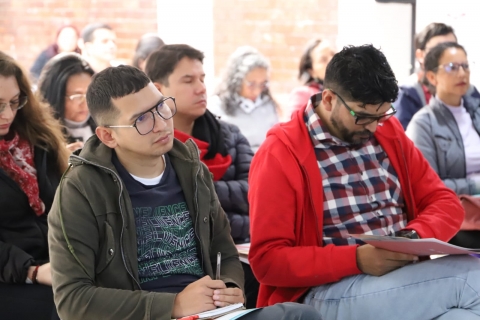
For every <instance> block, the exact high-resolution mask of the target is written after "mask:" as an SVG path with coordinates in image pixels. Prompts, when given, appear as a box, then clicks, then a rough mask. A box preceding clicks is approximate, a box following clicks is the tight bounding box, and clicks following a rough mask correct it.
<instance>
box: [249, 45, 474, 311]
mask: <svg viewBox="0 0 480 320" xmlns="http://www.w3.org/2000/svg"><path fill="white" fill-rule="evenodd" d="M397 94H398V86H397V81H396V79H395V76H394V74H393V72H392V70H391V68H390V66H389V64H388V62H387V60H386V58H385V56H384V55H383V54H382V53H381V52H380V51H379V50H377V49H375V48H374V47H372V46H371V45H365V46H359V47H353V46H351V47H345V48H344V49H343V50H342V51H341V52H339V53H337V54H336V55H334V57H333V59H332V60H331V62H330V63H329V65H328V66H327V70H326V76H325V89H324V90H323V91H322V92H321V93H319V94H317V95H315V96H312V98H311V99H310V102H309V104H308V105H307V108H306V109H304V110H299V111H298V112H297V113H295V114H294V116H293V118H292V120H291V121H289V122H287V123H285V124H281V125H280V126H278V127H275V128H274V129H272V130H271V131H270V132H269V135H268V136H267V140H266V141H265V143H264V145H262V147H260V149H259V151H258V153H257V154H256V155H255V158H254V159H253V161H252V166H251V170H250V176H249V178H250V180H249V182H250V191H249V200H250V215H251V219H252V223H251V236H252V241H251V249H250V255H249V260H250V264H251V266H252V269H253V271H254V272H255V275H256V276H257V278H258V280H259V282H260V293H259V300H258V304H259V305H260V306H265V305H270V304H273V303H277V302H282V301H300V302H303V303H305V304H308V305H313V306H315V308H316V309H317V310H318V311H319V312H320V314H321V315H322V317H323V318H325V319H375V318H377V319H433V318H435V319H437V317H441V316H442V315H444V314H445V316H444V317H442V318H441V319H470V318H472V317H475V318H478V316H480V298H479V295H478V294H479V293H480V262H479V261H478V259H477V258H473V257H470V256H460V257H458V256H457V257H445V258H440V259H436V260H432V261H424V262H420V263H415V262H418V261H419V258H418V257H417V256H413V255H409V254H401V253H395V252H391V251H387V250H382V249H377V248H375V247H373V246H371V245H365V244H363V243H362V242H361V241H359V240H356V239H354V238H352V237H350V235H351V234H367V235H372V234H373V235H385V236H387V235H389V236H393V235H396V236H402V237H408V238H437V239H440V240H443V241H447V240H448V239H450V238H451V237H452V236H453V235H454V234H455V233H456V232H457V231H458V229H459V227H460V224H461V222H462V219H463V215H464V213H463V212H464V211H463V209H462V207H461V204H460V202H459V201H458V199H457V197H456V196H455V194H454V193H453V192H452V191H451V190H449V189H448V188H446V187H445V185H444V184H443V183H442V181H441V180H440V179H439V178H438V176H437V175H436V173H435V172H434V171H433V170H432V169H431V167H430V166H429V164H428V162H427V161H426V160H425V158H424V157H423V156H422V154H421V153H420V151H419V150H417V149H416V148H415V147H414V146H413V143H412V142H411V141H410V140H409V139H408V138H407V137H406V135H405V133H404V131H403V128H402V127H401V125H400V123H399V122H398V120H397V119H395V118H393V117H392V115H393V114H395V109H394V108H393V107H392V102H393V101H394V100H395V99H396V97H397ZM432 295H435V296H436V298H437V299H435V300H432V301H431V302H430V303H429V304H424V303H422V302H420V301H422V299H424V297H426V296H432ZM433 301H435V302H433ZM466 309H468V310H466ZM455 316H456V318H455ZM469 317H470V318H469ZM438 319H440V318H438Z"/></svg>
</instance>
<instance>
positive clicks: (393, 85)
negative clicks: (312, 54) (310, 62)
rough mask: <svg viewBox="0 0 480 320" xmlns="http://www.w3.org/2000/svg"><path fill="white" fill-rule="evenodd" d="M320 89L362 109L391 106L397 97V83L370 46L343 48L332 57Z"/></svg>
mask: <svg viewBox="0 0 480 320" xmlns="http://www.w3.org/2000/svg"><path fill="white" fill-rule="evenodd" d="M324 85H325V88H326V89H332V90H333V91H335V92H338V93H339V94H340V95H341V96H342V97H345V99H349V100H351V101H358V102H361V103H363V104H364V105H365V104H380V103H383V102H393V101H395V100H396V99H397V96H398V84H397V79H395V74H394V73H393V71H392V68H391V67H390V65H389V64H388V61H387V58H386V57H385V55H384V54H383V53H382V52H381V51H380V50H378V49H376V48H374V47H373V46H372V45H363V46H358V47H356V46H347V47H344V48H343V49H342V51H340V52H339V53H337V54H335V55H334V56H333V58H332V60H331V61H330V63H329V64H328V65H327V70H326V73H325V81H324Z"/></svg>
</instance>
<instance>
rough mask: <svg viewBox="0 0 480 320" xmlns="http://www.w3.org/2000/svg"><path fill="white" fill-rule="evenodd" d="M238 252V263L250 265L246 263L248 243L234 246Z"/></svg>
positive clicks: (248, 249)
mask: <svg viewBox="0 0 480 320" xmlns="http://www.w3.org/2000/svg"><path fill="white" fill-rule="evenodd" d="M235 247H237V250H238V255H239V256H240V261H242V262H243V263H246V264H250V263H249V262H248V252H249V251H250V243H242V244H237V245H235Z"/></svg>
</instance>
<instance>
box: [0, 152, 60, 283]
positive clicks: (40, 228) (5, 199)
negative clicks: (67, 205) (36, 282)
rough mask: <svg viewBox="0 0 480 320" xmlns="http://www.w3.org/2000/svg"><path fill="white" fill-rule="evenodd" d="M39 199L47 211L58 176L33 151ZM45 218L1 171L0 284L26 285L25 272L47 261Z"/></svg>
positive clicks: (46, 160) (41, 155) (51, 165)
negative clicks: (36, 212)
mask: <svg viewBox="0 0 480 320" xmlns="http://www.w3.org/2000/svg"><path fill="white" fill-rule="evenodd" d="M34 152H35V153H34V159H35V160H34V161H35V168H36V169H37V179H38V187H39V189H40V198H41V199H42V201H43V203H44V204H45V212H46V213H48V212H49V211H50V207H51V206H52V202H53V197H54V195H55V190H56V189H57V186H58V182H59V181H60V173H59V172H58V169H57V168H56V166H55V163H56V162H55V161H54V159H51V158H50V157H49V156H48V154H47V152H46V151H45V150H43V149H41V148H38V147H35V151H34ZM47 230H48V228H47V214H43V215H41V216H39V217H38V216H37V215H36V214H35V213H34V212H33V210H32V208H31V207H30V205H29V204H28V198H27V196H26V195H25V193H24V192H23V191H22V189H21V188H20V186H19V185H18V184H17V183H16V182H15V181H13V180H12V179H11V178H10V177H9V176H8V175H7V174H6V173H5V171H3V170H1V169H0V283H25V279H26V277H27V269H28V267H30V266H31V265H34V264H43V263H45V262H47V261H48V259H49V257H48V243H47Z"/></svg>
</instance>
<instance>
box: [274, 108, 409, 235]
mask: <svg viewBox="0 0 480 320" xmlns="http://www.w3.org/2000/svg"><path fill="white" fill-rule="evenodd" d="M401 134H402V135H405V134H404V130H403V127H402V125H401V124H400V122H399V121H398V120H397V119H396V118H395V117H392V118H390V119H389V120H388V121H386V122H385V123H384V125H383V126H381V127H378V128H377V131H376V132H375V134H374V136H375V138H376V139H377V140H378V142H379V143H380V145H381V146H382V148H383V149H384V151H385V153H386V154H387V156H388V157H389V159H390V162H391V163H392V166H393V167H394V168H395V170H396V172H397V174H398V178H399V180H400V184H401V187H402V192H403V194H404V198H405V202H406V206H407V208H408V209H409V210H408V213H409V219H413V218H414V216H415V214H416V212H415V205H414V201H413V193H412V190H411V187H410V181H409V180H410V178H409V176H408V169H406V165H407V163H406V159H405V155H404V150H403V147H402V143H401V140H404V139H401V137H400V135H401ZM270 135H273V136H276V137H277V138H278V139H279V140H281V141H282V143H283V144H284V146H285V147H286V148H287V149H288V151H289V153H290V154H291V155H292V156H293V157H294V158H295V159H296V160H297V161H298V163H299V164H300V165H301V166H302V167H303V168H304V169H305V170H306V172H307V173H308V179H309V180H311V183H309V188H310V192H311V194H312V195H313V194H315V195H318V194H323V193H322V188H323V187H322V185H323V184H322V179H321V175H320V171H319V170H318V164H317V161H316V157H315V150H314V148H313V145H312V142H311V139H310V135H309V133H308V130H307V127H306V125H305V120H304V109H303V108H302V109H301V110H298V111H296V112H295V113H294V114H293V115H292V119H291V120H290V121H289V122H286V123H281V124H278V125H276V126H275V127H273V128H272V129H271V130H270V131H269V133H268V134H267V136H270ZM404 138H405V137H404ZM406 139H408V138H406ZM312 173H315V174H312ZM317 173H318V174H317ZM313 203H314V207H315V210H316V212H317V214H318V213H320V212H323V198H322V197H318V196H316V197H313ZM320 230H321V229H320Z"/></svg>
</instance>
